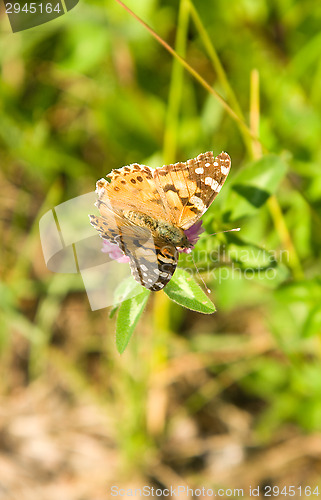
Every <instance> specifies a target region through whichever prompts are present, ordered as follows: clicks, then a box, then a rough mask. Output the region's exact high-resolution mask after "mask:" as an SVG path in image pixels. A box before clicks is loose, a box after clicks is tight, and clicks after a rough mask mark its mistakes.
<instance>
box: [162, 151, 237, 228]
mask: <svg viewBox="0 0 321 500" xmlns="http://www.w3.org/2000/svg"><path fill="white" fill-rule="evenodd" d="M230 167H231V160H230V157H229V155H228V154H227V153H221V154H220V155H218V156H216V157H215V158H214V156H213V153H212V152H208V153H204V154H200V155H198V156H197V157H196V158H194V159H192V160H188V161H187V162H186V163H176V164H173V165H166V166H164V167H162V168H159V169H156V171H155V174H154V177H155V181H156V183H157V184H158V185H159V191H161V190H162V191H163V194H162V198H165V201H164V203H165V204H167V205H168V209H169V210H170V211H171V213H172V215H173V216H174V217H175V225H177V226H178V227H181V228H182V229H188V228H189V227H191V226H192V225H193V224H195V222H197V220H198V219H199V218H200V217H201V216H202V215H203V214H204V212H205V211H206V210H207V209H208V207H209V206H210V205H211V203H212V201H213V200H214V198H215V197H216V196H217V195H218V193H219V192H220V190H221V188H222V186H223V184H224V182H225V179H226V177H227V175H228V173H229V170H230ZM173 206H175V207H178V206H179V207H180V209H179V210H177V209H176V210H175V209H174V210H173V208H172V207H173Z"/></svg>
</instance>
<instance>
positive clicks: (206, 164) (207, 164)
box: [205, 162, 215, 167]
mask: <svg viewBox="0 0 321 500" xmlns="http://www.w3.org/2000/svg"><path fill="white" fill-rule="evenodd" d="M214 165H215V163H214ZM210 166H211V164H210V163H208V162H207V163H205V167H210Z"/></svg>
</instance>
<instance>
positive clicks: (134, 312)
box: [116, 283, 150, 354]
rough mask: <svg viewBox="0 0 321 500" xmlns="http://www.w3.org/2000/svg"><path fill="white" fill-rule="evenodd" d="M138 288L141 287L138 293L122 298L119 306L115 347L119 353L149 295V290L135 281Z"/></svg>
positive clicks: (131, 291) (127, 340) (124, 345)
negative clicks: (125, 298)
mask: <svg viewBox="0 0 321 500" xmlns="http://www.w3.org/2000/svg"><path fill="white" fill-rule="evenodd" d="M139 288H141V292H140V293H137V294H136V295H135V296H134V297H131V298H129V299H127V300H124V301H123V302H122V304H121V305H120V307H119V311H118V316H117V322H116V347H117V350H118V352H119V353H120V354H122V353H123V352H124V350H125V349H126V347H127V344H128V342H129V340H130V338H131V336H132V334H133V332H134V329H135V327H136V325H137V322H138V320H139V318H140V316H141V314H142V312H143V310H144V307H145V305H146V303H147V299H148V297H149V295H150V291H149V290H147V289H146V288H143V287H142V286H141V285H139V284H138V283H137V290H138V289H139ZM133 291H134V290H133V289H131V290H129V293H130V294H132V293H133Z"/></svg>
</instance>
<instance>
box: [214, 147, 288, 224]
mask: <svg viewBox="0 0 321 500" xmlns="http://www.w3.org/2000/svg"><path fill="white" fill-rule="evenodd" d="M286 172H287V165H286V163H285V161H284V159H283V158H282V157H280V156H276V155H266V156H264V157H263V158H261V159H260V160H258V161H256V162H253V163H250V164H248V165H247V166H246V167H245V168H243V169H242V170H241V171H240V172H239V173H238V174H237V175H236V176H235V177H234V179H233V181H232V184H231V186H230V188H231V189H230V192H229V194H228V196H227V199H226V202H225V205H224V211H225V217H224V218H225V220H227V221H231V220H236V219H239V218H240V217H244V216H245V215H252V214H253V213H255V212H256V211H257V209H259V208H261V207H262V206H263V205H264V204H265V203H266V201H267V199H268V198H269V197H270V196H271V195H272V194H273V193H275V191H276V190H277V188H278V186H279V184H280V182H281V181H282V179H283V177H284V176H285V174H286Z"/></svg>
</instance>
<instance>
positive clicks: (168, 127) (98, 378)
mask: <svg viewBox="0 0 321 500" xmlns="http://www.w3.org/2000/svg"><path fill="white" fill-rule="evenodd" d="M126 3H127V5H128V6H129V7H131V8H132V9H133V10H134V11H135V13H136V14H137V15H139V16H140V17H141V18H142V19H143V20H144V21H145V22H146V23H147V24H148V25H150V26H151V27H152V28H153V29H154V30H155V31H156V32H157V33H158V35H160V36H161V37H162V39H164V40H165V41H166V42H167V43H169V44H170V45H171V46H172V47H175V49H176V51H177V52H178V53H179V54H180V55H181V56H183V57H184V58H185V59H186V60H187V61H188V63H189V64H190V65H191V66H192V67H193V68H194V70H195V71H196V72H197V73H198V74H199V75H201V76H202V78H203V79H205V80H206V82H207V83H208V85H209V86H210V87H212V89H213V90H214V91H215V92H218V93H219V94H220V95H221V96H222V97H223V98H224V100H225V101H226V102H227V103H228V104H229V106H230V108H229V109H232V110H234V113H235V114H236V115H237V116H238V117H239V119H240V120H244V122H245V123H246V126H243V125H241V124H240V121H239V120H238V119H237V118H236V117H235V115H233V112H231V111H228V110H226V108H224V106H222V103H221V102H220V101H219V100H218V99H217V98H216V96H215V95H214V94H213V93H211V91H210V90H209V89H206V88H204V86H202V85H201V83H200V82H199V81H197V80H196V79H195V78H194V76H192V75H191V74H190V73H189V72H188V71H187V70H186V69H183V67H182V65H181V64H180V62H179V61H177V60H176V61H175V59H174V58H173V56H172V55H170V54H169V53H168V52H167V51H166V50H165V49H164V47H163V46H162V45H161V44H160V43H159V42H158V41H157V40H155V38H153V36H152V34H151V33H150V32H148V30H147V29H146V28H145V27H144V26H143V25H142V24H140V23H139V21H138V20H137V19H135V18H134V17H133V16H132V15H130V13H128V12H126V11H125V10H124V8H122V6H121V5H120V4H119V3H118V2H117V1H116V0H115V1H112V0H105V1H104V2H98V1H89V0H80V2H79V4H78V5H77V6H76V7H75V8H74V9H73V10H71V11H70V12H69V13H68V14H66V15H64V16H62V17H61V18H59V19H57V20H54V21H51V22H50V23H47V24H45V25H42V26H39V27H36V28H32V29H30V30H27V31H24V32H20V33H15V34H13V33H11V32H10V26H9V23H8V19H7V17H6V15H5V14H4V12H3V11H2V15H1V25H0V26H1V36H0V54H1V55H0V60H1V81H0V93H1V94H0V95H1V99H0V161H1V170H0V186H1V198H0V203H1V230H2V231H1V240H2V244H1V259H0V268H1V283H0V299H1V300H0V307H1V321H0V353H1V364H0V370H1V379H0V388H1V410H0V498H5V499H16V498H19V499H22V500H25V499H29V498H32V499H33V500H38V499H42V498H46V500H51V499H56V498H59V499H61V498H64V499H66V500H67V499H68V500H74V499H75V500H78V499H79V500H84V499H90V500H98V499H99V500H100V499H106V498H108V499H109V498H111V490H110V488H111V486H112V485H118V486H119V487H123V488H135V487H136V488H139V487H142V486H143V485H149V486H153V487H155V488H156V487H157V488H169V487H170V486H171V485H172V486H173V487H175V486H176V487H177V485H185V486H187V485H188V486H189V487H190V488H198V487H203V486H204V487H206V488H212V489H217V488H223V490H226V489H228V488H230V489H231V494H230V493H229V492H227V493H226V498H227V497H229V498H238V495H237V492H234V488H244V495H243V496H244V497H245V498H249V487H250V486H252V488H254V487H256V488H257V487H260V491H261V494H263V493H264V492H268V491H269V490H268V489H267V490H264V488H265V487H268V486H273V487H274V488H275V489H274V490H273V491H274V493H273V496H275V497H277V496H279V494H280V492H281V490H282V488H284V487H286V488H289V486H291V485H293V486H295V488H297V489H296V490H295V492H296V496H297V497H300V498H305V497H308V496H309V490H305V489H304V488H305V486H311V487H313V488H314V487H316V486H317V485H318V484H319V494H321V484H320V480H319V477H320V472H321V433H320V430H321V365H320V360H321V346H320V328H321V281H320V243H321V241H320V239H321V231H320V227H321V219H320V215H321V214H320V208H321V203H320V199H321V176H320V165H321V149H320V137H321V97H320V96H321V92H320V88H321V85H320V80H321V57H320V55H321V31H320V26H321V4H320V3H318V2H315V1H312V0H307V1H305V2H302V1H299V0H296V1H295V0H280V1H276V0H274V1H269V2H268V1H267V0H266V1H263V0H230V1H229V2H226V1H223V0H198V1H197V2H196V1H195V2H194V4H193V3H192V2H191V1H189V0H181V1H180V2H179V1H165V0H164V1H161V0H159V1H156V0H149V1H147V0H140V1H139V2H135V1H134V0H131V1H130V0H127V2H126ZM256 136H258V137H259V140H257V139H255V137H256ZM208 150H214V152H215V153H216V154H218V153H220V152H221V151H222V150H224V151H227V152H228V153H229V154H230V156H231V158H232V171H231V174H230V176H229V179H228V180H227V182H226V184H225V186H224V189H223V190H222V193H221V194H220V196H219V197H218V199H217V200H216V201H215V202H214V204H213V205H212V207H211V208H210V210H209V211H208V213H207V214H206V216H205V217H204V224H205V227H206V230H207V233H208V234H210V233H213V232H215V231H220V230H223V229H228V228H233V227H237V226H240V227H241V232H240V233H230V234H225V235H217V236H207V237H205V238H203V239H202V240H200V242H199V244H198V247H197V249H198V251H197V252H195V260H196V262H197V264H198V266H199V267H200V268H201V270H202V269H205V272H203V273H202V276H203V278H204V279H205V280H206V282H207V284H208V285H209V286H210V288H211V289H212V295H211V297H212V300H213V301H214V302H215V304H216V306H217V312H216V313H215V314H213V315H210V316H208V315H201V314H198V313H194V312H192V311H189V310H187V309H184V308H182V307H180V306H178V305H176V304H175V303H173V302H172V301H170V300H169V299H168V297H167V296H166V295H165V294H164V293H163V292H159V293H157V294H152V297H151V298H150V299H149V302H148V304H147V307H146V309H145V311H144V313H143V316H142V318H141V320H140V323H139V324H138V326H137V328H136V331H135V333H134V336H133V338H132V339H131V341H130V343H129V346H128V348H127V350H126V351H125V353H124V354H123V355H121V356H120V355H119V354H118V353H117V350H116V348H115V333H114V332H115V318H112V319H109V317H108V314H109V311H108V310H107V309H104V310H99V311H94V312H92V311H91V310H90V306H89V303H88V299H87V296H86V293H85V290H84V285H83V282H82V280H81V277H80V275H76V274H75V275H71V274H53V273H51V272H50V271H48V270H47V268H46V266H45V263H44V259H43V256H42V250H41V246H40V239H39V225H38V224H39V219H40V218H41V217H42V215H44V214H45V213H46V212H47V211H48V210H50V209H52V208H53V207H55V206H56V205H58V204H60V203H62V202H64V201H67V200H69V199H71V198H73V197H76V196H79V195H81V194H85V193H88V192H90V191H93V190H94V187H95V182H96V180H97V179H99V178H101V177H103V176H105V175H106V174H107V173H108V172H109V171H110V170H111V169H112V168H119V167H121V166H122V165H126V164H129V163H132V162H139V163H145V164H148V165H150V166H152V167H156V166H160V165H162V164H163V163H165V162H175V161H185V160H186V159H188V158H192V157H194V156H196V155H197V154H199V153H201V152H204V151H208ZM91 210H92V209H91V208H90V207H89V208H88V212H90V211H91ZM300 486H301V487H302V490H299V489H298V488H299V487H300ZM277 488H279V489H277ZM284 491H286V490H284ZM300 491H301V494H299V492H300ZM313 491H315V493H314V496H313V495H312V497H314V498H315V497H316V496H317V494H316V491H317V490H313ZM164 498H165V496H164ZM181 498H187V497H186V496H185V497H184V496H182V497H181ZM199 498H210V497H209V496H206V495H205V496H204V495H203V496H200V497H199ZM222 498H225V496H224V495H222Z"/></svg>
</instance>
